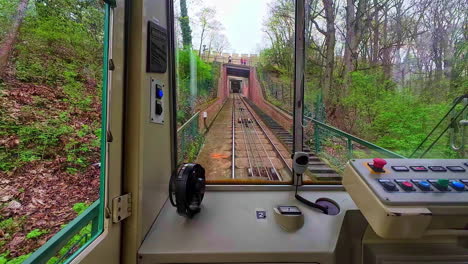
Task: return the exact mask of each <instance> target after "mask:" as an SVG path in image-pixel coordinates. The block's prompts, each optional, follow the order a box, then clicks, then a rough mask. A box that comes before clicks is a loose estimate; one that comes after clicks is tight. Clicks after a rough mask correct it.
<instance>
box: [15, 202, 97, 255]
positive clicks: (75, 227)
mask: <svg viewBox="0 0 468 264" xmlns="http://www.w3.org/2000/svg"><path fill="white" fill-rule="evenodd" d="M100 212H101V211H100V201H99V200H98V201H96V202H94V203H93V204H92V205H91V206H90V207H88V208H87V209H86V210H85V211H84V212H83V213H81V214H80V215H79V216H78V217H76V218H75V219H73V220H72V221H71V222H70V223H68V225H66V226H65V227H64V228H63V229H62V230H60V231H59V232H58V233H57V234H55V235H54V236H53V237H52V238H51V239H49V241H47V242H46V243H45V244H44V245H42V246H41V247H40V248H39V249H38V250H36V251H35V252H34V253H33V254H32V255H31V256H30V257H29V258H28V259H26V260H25V261H24V262H23V264H43V263H47V264H56V263H57V264H58V263H69V262H70V261H71V260H73V259H74V258H75V257H76V256H77V255H78V254H79V253H81V252H82V250H83V249H84V248H85V247H87V246H88V245H89V244H90V243H91V242H92V241H94V239H96V238H97V237H98V236H99V235H100V230H99V226H100V224H99V219H100V215H101V213H100ZM61 251H62V252H61Z"/></svg>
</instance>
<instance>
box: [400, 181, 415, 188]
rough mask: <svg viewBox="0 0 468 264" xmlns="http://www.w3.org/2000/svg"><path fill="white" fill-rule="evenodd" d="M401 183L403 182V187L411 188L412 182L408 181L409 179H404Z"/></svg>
mask: <svg viewBox="0 0 468 264" xmlns="http://www.w3.org/2000/svg"><path fill="white" fill-rule="evenodd" d="M401 184H403V185H404V186H405V187H408V188H413V184H412V183H411V182H409V181H404V182H402V183H401Z"/></svg>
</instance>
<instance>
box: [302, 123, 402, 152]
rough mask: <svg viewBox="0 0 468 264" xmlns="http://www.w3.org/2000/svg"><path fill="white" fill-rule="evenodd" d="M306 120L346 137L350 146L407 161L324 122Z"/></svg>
mask: <svg viewBox="0 0 468 264" xmlns="http://www.w3.org/2000/svg"><path fill="white" fill-rule="evenodd" d="M304 118H306V119H307V120H309V121H311V122H313V123H314V124H315V125H317V126H319V127H322V128H325V129H326V130H329V131H331V132H333V133H335V134H338V135H339V136H342V137H345V138H346V139H347V140H348V146H350V145H351V141H354V142H356V143H358V144H360V145H363V146H365V147H368V148H370V149H373V150H376V151H377V152H379V153H381V154H384V155H387V156H389V157H393V158H399V159H406V157H404V156H402V155H400V154H397V153H395V152H393V151H390V150H388V149H385V148H382V147H380V146H377V145H375V144H372V143H371V142H369V141H366V140H364V139H361V138H358V137H356V136H353V135H351V134H349V133H346V132H344V131H342V130H340V129H338V128H335V127H332V126H330V125H327V124H325V123H323V122H320V121H318V120H316V119H314V118H312V117H308V116H304Z"/></svg>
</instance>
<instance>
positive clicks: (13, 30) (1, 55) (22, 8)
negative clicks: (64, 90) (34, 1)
mask: <svg viewBox="0 0 468 264" xmlns="http://www.w3.org/2000/svg"><path fill="white" fill-rule="evenodd" d="M28 2H29V0H21V1H20V2H19V3H18V8H17V12H16V15H15V16H14V18H13V23H12V24H11V26H10V30H9V32H8V34H7V36H6V37H5V39H4V40H3V42H2V43H1V45H0V73H2V71H3V68H4V67H5V65H6V63H7V61H8V56H9V55H10V53H11V50H12V49H13V46H14V44H15V41H16V39H17V37H18V32H19V28H20V26H21V23H22V22H23V18H24V15H25V14H26V8H27V7H28Z"/></svg>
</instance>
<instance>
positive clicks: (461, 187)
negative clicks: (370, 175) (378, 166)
mask: <svg viewBox="0 0 468 264" xmlns="http://www.w3.org/2000/svg"><path fill="white" fill-rule="evenodd" d="M379 182H380V184H381V185H382V187H383V188H384V189H385V190H387V191H389V192H398V191H399V189H398V188H397V185H398V186H400V187H401V189H403V190H404V191H406V192H415V191H416V188H415V186H417V187H418V188H419V189H420V190H421V191H423V192H432V191H434V189H433V188H432V187H435V188H436V189H437V190H439V191H441V192H450V191H452V190H451V189H450V188H449V186H450V187H452V189H453V190H455V191H458V192H462V191H466V190H467V189H466V188H465V185H467V186H468V180H460V181H456V180H447V179H438V180H433V179H431V180H394V182H393V181H392V180H388V179H379Z"/></svg>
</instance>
